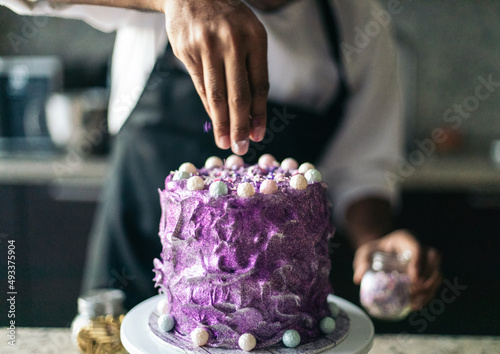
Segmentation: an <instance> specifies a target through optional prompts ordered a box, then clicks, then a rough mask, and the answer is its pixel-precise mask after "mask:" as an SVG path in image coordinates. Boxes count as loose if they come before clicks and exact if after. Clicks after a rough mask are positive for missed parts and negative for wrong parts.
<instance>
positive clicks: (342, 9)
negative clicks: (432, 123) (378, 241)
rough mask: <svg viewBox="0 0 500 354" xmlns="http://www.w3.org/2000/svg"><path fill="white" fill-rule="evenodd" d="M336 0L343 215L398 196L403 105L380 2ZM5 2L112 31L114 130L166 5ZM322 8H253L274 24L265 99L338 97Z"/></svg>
mask: <svg viewBox="0 0 500 354" xmlns="http://www.w3.org/2000/svg"><path fill="white" fill-rule="evenodd" d="M331 2H332V3H333V5H334V6H335V12H336V18H337V20H338V22H339V27H340V37H341V38H340V40H341V42H342V47H343V48H344V47H345V48H347V47H348V46H350V47H349V48H350V49H351V50H347V51H346V50H343V51H342V53H343V60H344V61H343V62H344V66H345V68H346V72H347V84H348V88H349V92H350V96H349V99H348V102H347V104H346V109H345V116H344V119H343V123H342V125H341V127H340V130H339V132H338V133H337V135H336V136H335V139H332V141H331V142H330V143H329V145H328V148H327V153H326V154H325V157H324V159H323V161H322V162H321V166H320V167H319V169H320V170H321V171H322V174H323V179H324V180H325V181H326V182H328V183H329V189H330V191H331V194H332V198H333V201H334V210H335V216H336V219H337V222H338V223H340V224H342V222H343V221H344V215H345V211H346V208H347V207H348V206H349V205H350V204H351V203H352V202H354V201H356V200H359V199H362V198H365V197H368V196H377V197H383V198H387V199H389V200H390V201H392V202H394V201H395V199H396V198H397V192H398V191H397V187H396V186H394V184H393V183H392V182H391V181H390V180H388V177H387V176H388V174H389V173H394V170H395V169H396V166H397V163H398V159H399V156H400V153H401V145H402V144H401V142H402V141H401V140H402V116H401V115H402V109H401V101H400V92H399V83H398V73H397V61H396V51H395V46H394V42H393V38H392V34H391V31H390V26H388V25H387V23H385V24H384V23H382V22H381V21H379V22H377V16H375V15H374V14H375V13H377V12H378V13H379V12H380V10H381V8H380V6H379V4H378V3H377V2H376V1H373V0H371V1H370V0H349V1H348V0H332V1H331ZM0 4H2V5H6V6H8V7H9V8H11V9H12V10H13V11H15V12H17V13H19V14H25V15H46V16H58V17H66V18H76V19H81V20H83V21H85V22H87V23H88V24H90V25H91V26H93V27H95V28H97V29H99V30H101V31H105V32H111V31H116V41H115V47H114V51H113V60H112V69H111V70H112V73H111V77H112V81H111V82H112V87H111V97H110V104H109V117H108V120H109V129H110V131H111V133H117V132H118V131H119V130H120V127H121V126H122V125H123V123H124V122H125V120H126V119H127V118H128V116H129V115H130V112H131V111H132V109H133V108H134V107H135V105H136V103H137V100H138V99H139V97H140V95H141V93H142V91H143V89H144V85H145V84H146V81H147V79H148V77H149V75H150V73H151V70H152V69H153V66H154V64H155V62H156V58H157V57H158V55H160V54H161V53H162V52H163V50H164V49H165V46H166V44H167V36H166V32H165V18H164V15H163V14H161V13H151V12H141V11H136V10H129V9H120V8H112V7H102V6H91V5H71V6H66V7H64V8H60V9H52V8H51V7H50V6H48V5H42V6H39V7H37V8H36V9H35V10H30V9H29V8H28V7H27V6H26V5H25V4H24V3H23V2H22V1H21V0H0ZM254 11H255V10H254ZM319 11H320V10H319V9H318V8H317V6H316V2H315V1H314V0H298V1H295V2H293V3H292V4H290V5H288V6H286V7H285V8H283V9H282V10H280V11H278V12H273V13H261V12H259V11H255V13H256V15H257V16H258V18H259V19H260V20H261V22H262V23H263V25H264V26H265V28H266V30H267V34H268V66H269V81H270V92H269V99H272V100H274V101H277V102H281V103H287V102H293V103H294V104H298V105H302V106H304V107H306V108H309V109H314V110H316V111H318V112H321V111H322V110H324V109H325V108H326V107H327V105H328V103H329V102H331V100H332V99H333V97H335V94H336V92H337V88H338V82H339V78H338V73H337V69H336V66H335V63H334V62H333V60H332V58H331V55H330V53H329V46H328V42H327V39H326V34H325V32H324V29H323V27H322V26H323V25H322V21H321V18H320V17H319ZM377 29H378V31H377ZM360 33H362V34H364V35H365V37H364V40H365V41H364V43H360V38H361V37H363V35H362V34H360ZM353 48H355V49H354V50H353ZM291 113H293V112H291ZM311 128H313V127H311Z"/></svg>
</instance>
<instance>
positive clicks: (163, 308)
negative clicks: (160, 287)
mask: <svg viewBox="0 0 500 354" xmlns="http://www.w3.org/2000/svg"><path fill="white" fill-rule="evenodd" d="M169 311H170V304H169V301H168V299H166V298H165V297H163V298H162V299H161V300H160V301H158V303H157V304H156V313H158V314H159V315H163V314H166V313H168V312H169Z"/></svg>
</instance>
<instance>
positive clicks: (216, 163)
mask: <svg viewBox="0 0 500 354" xmlns="http://www.w3.org/2000/svg"><path fill="white" fill-rule="evenodd" d="M223 165H224V163H223V162H222V159H221V158H220V157H217V156H211V157H209V158H208V159H207V161H205V168H214V167H222V166H223Z"/></svg>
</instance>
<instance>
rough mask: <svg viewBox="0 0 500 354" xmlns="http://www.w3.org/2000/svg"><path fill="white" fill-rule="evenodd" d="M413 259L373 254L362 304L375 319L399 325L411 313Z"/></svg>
mask: <svg viewBox="0 0 500 354" xmlns="http://www.w3.org/2000/svg"><path fill="white" fill-rule="evenodd" d="M410 257H411V254H409V253H403V254H401V255H398V254H394V253H386V252H381V251H376V252H374V253H373V255H372V264H371V269H370V270H368V271H367V272H366V273H365V275H364V276H363V279H362V280H361V288H360V300H361V304H362V305H363V306H364V308H365V309H366V311H367V312H368V313H369V314H370V315H371V316H372V317H375V318H379V319H383V320H391V321H398V320H401V319H403V318H405V317H406V316H407V315H408V313H409V312H410V311H411V307H410V277H409V276H408V273H407V268H408V262H409V260H410Z"/></svg>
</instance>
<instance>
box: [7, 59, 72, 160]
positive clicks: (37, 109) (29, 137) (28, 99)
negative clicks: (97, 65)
mask: <svg viewBox="0 0 500 354" xmlns="http://www.w3.org/2000/svg"><path fill="white" fill-rule="evenodd" d="M61 88H62V64H61V62H60V60H59V59H58V58H56V57H16V56H13V57H0V154H12V153H19V152H37V153H41V152H45V153H47V152H50V151H54V150H55V149H56V147H55V146H54V145H53V143H52V141H51V139H50V135H49V131H48V129H47V120H46V116H45V103H46V101H47V98H48V96H49V95H50V93H51V92H54V91H58V90H61Z"/></svg>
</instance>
